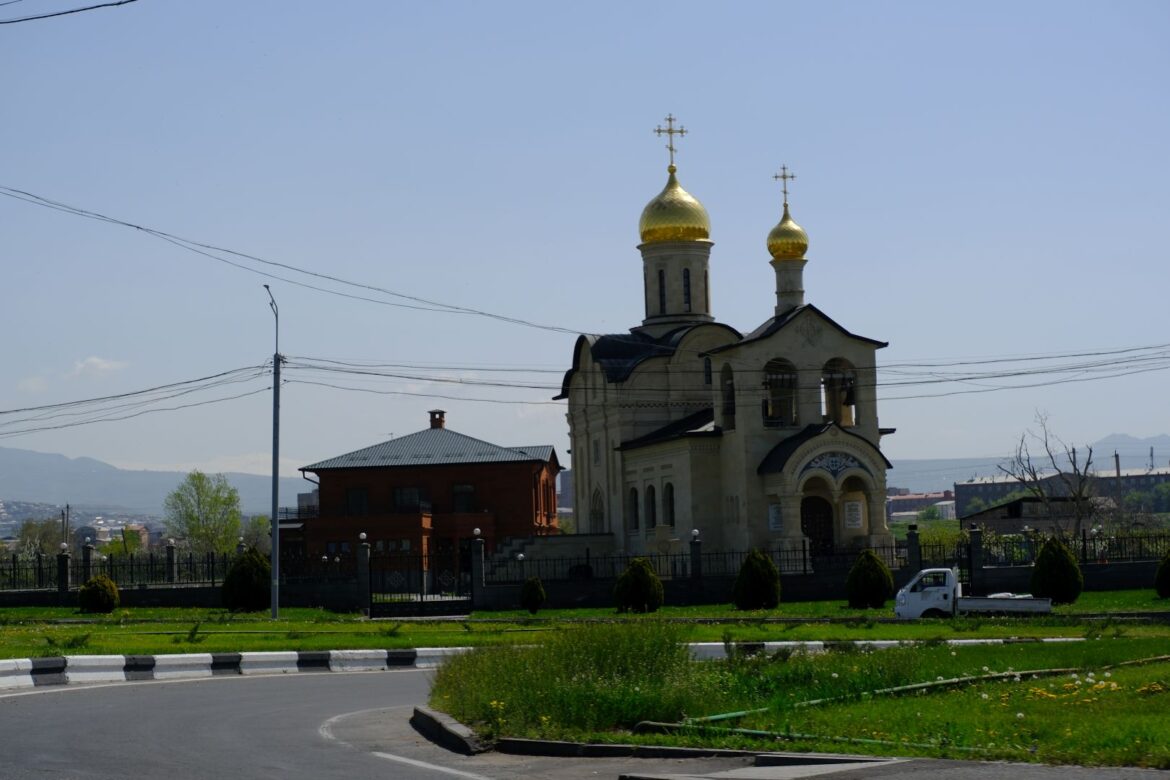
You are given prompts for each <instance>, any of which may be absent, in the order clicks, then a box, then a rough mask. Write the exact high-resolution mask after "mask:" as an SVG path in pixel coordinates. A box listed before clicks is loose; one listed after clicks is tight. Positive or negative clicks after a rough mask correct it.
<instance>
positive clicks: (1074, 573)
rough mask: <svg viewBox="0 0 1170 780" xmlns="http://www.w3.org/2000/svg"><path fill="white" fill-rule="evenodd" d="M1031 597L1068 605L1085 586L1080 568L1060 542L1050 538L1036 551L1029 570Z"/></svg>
mask: <svg viewBox="0 0 1170 780" xmlns="http://www.w3.org/2000/svg"><path fill="white" fill-rule="evenodd" d="M1031 587H1032V595H1033V596H1037V597H1039V598H1050V599H1052V603H1053V604H1072V603H1073V602H1075V601H1076V600H1077V599H1078V598H1080V595H1081V590H1082V589H1084V587H1085V578H1084V575H1082V574H1081V567H1080V565H1079V564H1078V563H1077V559H1076V558H1075V557H1073V554H1072V552H1070V551H1069V549H1068V547H1066V546H1065V544H1064V542H1062V541H1060V540H1059V539H1057V538H1055V537H1053V538H1051V539H1049V540H1047V541H1046V542H1044V546H1043V547H1041V548H1040V552H1039V553H1038V554H1037V555H1036V565H1035V566H1034V567H1033V568H1032V584H1031Z"/></svg>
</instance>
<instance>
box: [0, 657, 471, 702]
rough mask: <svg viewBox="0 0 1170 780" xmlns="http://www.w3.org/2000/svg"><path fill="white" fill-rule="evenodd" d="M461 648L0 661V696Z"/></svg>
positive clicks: (359, 666) (378, 663)
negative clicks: (48, 687) (45, 687)
mask: <svg viewBox="0 0 1170 780" xmlns="http://www.w3.org/2000/svg"><path fill="white" fill-rule="evenodd" d="M466 650H467V648H462V647H422V648H415V649H410V650H309V651H304V650H302V651H287V652H266V653H182V654H174V655H66V656H56V657H53V658H16V659H9V660H0V691H12V690H19V689H24V688H36V687H40V686H43V685H68V684H70V683H73V684H76V683H110V682H127V681H135V680H185V679H196V678H200V677H218V676H221V675H256V674H290V673H295V672H364V671H385V670H387V669H401V668H412V667H413V668H427V667H434V666H438V665H439V664H440V663H442V661H443V659H444V658H446V657H447V656H450V655H454V654H457V653H460V652H465V651H466Z"/></svg>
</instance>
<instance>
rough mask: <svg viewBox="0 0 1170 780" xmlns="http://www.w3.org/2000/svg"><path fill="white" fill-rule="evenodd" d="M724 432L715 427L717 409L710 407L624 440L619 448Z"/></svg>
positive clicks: (717, 434) (625, 448) (631, 447)
mask: <svg viewBox="0 0 1170 780" xmlns="http://www.w3.org/2000/svg"><path fill="white" fill-rule="evenodd" d="M722 435H723V432H722V431H721V430H719V428H717V427H715V410H714V409H713V408H710V407H708V408H707V409H701V410H700V411H697V412H695V413H694V414H688V415H687V416H686V417H683V418H682V419H681V420H675V421H674V422H672V423H667V424H666V425H664V426H662V427H661V428H659V429H658V430H656V431H651V432H650V433H647V434H644V435H642V436H639V437H638V438H636V439H630V440H629V441H624V442H622V443H621V446H619V447H618V449H619V450H634V449H637V448H638V447H645V446H647V445H650V444H658V443H659V442H663V441H671V440H672V439H681V438H682V437H684V436H722Z"/></svg>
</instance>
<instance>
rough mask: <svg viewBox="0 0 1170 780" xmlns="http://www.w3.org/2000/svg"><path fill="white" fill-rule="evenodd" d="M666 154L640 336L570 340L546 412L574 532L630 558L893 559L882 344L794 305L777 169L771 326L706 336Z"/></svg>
mask: <svg viewBox="0 0 1170 780" xmlns="http://www.w3.org/2000/svg"><path fill="white" fill-rule="evenodd" d="M668 148H671V151H672V160H671V165H670V166H669V168H668V169H667V170H668V178H667V183H666V186H665V188H664V189H663V190H662V192H661V193H659V194H658V195H657V196H656V197H655V198H654V199H653V200H651V201H650V203H649V204H647V206H646V208H645V210H644V211H643V213H642V218H641V222H640V226H639V227H640V233H641V244H640V245H639V246H638V250H639V252H640V253H641V256H642V283H643V288H644V309H645V310H644V317H643V319H642V322H641V324H640V325H637V326H635V327H633V328H631V329H630V331H629V332H628V333H621V334H610V335H600V336H598V335H584V336H580V337H579V338H578V339H577V342H576V345H575V347H574V350H573V362H572V366H571V368H569V370H568V371H567V372H566V374H565V377H564V381H563V385H562V389H561V393H560V395H559V396H557V397H558V398H566V399H568V414H567V417H568V422H569V429H570V440H571V448H572V453H573V471H572V474H573V481H574V484H573V487H574V491H575V507H574V515H575V517H576V518H577V527H578V532H579V533H594V534H611V535H612V539H613V547H614V548H615V549H616V550H618V551H622V552H629V553H651V552H668V551H675V550H678V549H680V547H681V546H682V545H684V544H685V542H686V541H687V540H689V539H691V538H692V537H693V536H696V535H697V536H698V538H701V539H702V541H703V542H704V548H705V549H706V550H745V549H748V548H750V547H758V548H761V549H766V550H771V551H777V550H781V551H782V550H807V551H809V554H810V555H811V556H815V555H816V554H817V553H818V552H823V551H828V550H830V549H836V550H840V549H845V548H857V547H863V546H867V545H879V544H885V543H889V542H890V539H891V537H890V535H889V530H888V528H887V526H886V520H885V493H886V469H887V468H889V467H890V464H889V462H888V461H887V460H886V459H885V457H884V456H883V455H882V453H881V449H880V442H881V437H882V435H883V434H888V433H892V432H893V431H892V429H883V428H881V427H879V424H878V414H877V397H876V375H875V354H876V351H877V350H878V349H880V348H882V347H884V346H886V344H885V343H884V342H881V341H876V340H873V339H869V338H865V337H863V336H859V335H856V334H854V333H851V332H850V331H848V330H846V329H845V328H844V327H842V326H841V325H840V324H838V323H837V322H835V321H834V320H832V319H831V318H830V317H829V316H828V315H826V314H825V313H824V312H822V311H821V310H820V309H818V308H817V307H816V306H813V305H812V304H809V303H806V302H805V295H804V289H803V269H804V267H805V264H806V262H807V259H806V257H805V254H806V251H807V249H808V237H807V235H806V234H805V231H804V230H803V229H802V228H801V227H800V226H799V225H797V224H796V222H795V221H794V220H793V219H792V217H791V215H790V213H789V207H788V197H787V179H788V178H791V177H790V176H789V175H788V173H787V170H786V169H785V170H784V174H783V176H781V177H778V178H781V179H783V181H784V185H785V187H784V194H785V197H784V207H783V214H782V217H781V220H780V222H779V224H778V225H776V227H775V228H773V229H772V231H771V233H770V234H769V235H768V240H767V247H768V251H769V254H770V255H771V259H770V264H771V266H772V270H773V276H774V279H775V289H776V296H775V307H774V310H773V312H772V316H770V317H769V318H768V319H766V320H765V321H764V322H762V323H761V324H760V325H759V327H757V328H756V329H755V330H753V331H751V332H750V333H746V334H745V333H740V332H739V331H737V330H736V329H735V328H733V327H731V326H729V325H726V324H723V323H720V322H719V321H717V320H716V319H715V317H714V315H713V313H712V312H711V310H710V275H709V273H708V263H709V260H710V256H711V248H712V242H711V240H710V225H709V219H708V216H707V212H706V209H705V208H704V207H703V205H702V204H701V203H700V202H699V201H698V200H697V199H696V198H694V197H693V196H692V195H691V194H690V193H688V192H687V191H686V190H684V189H683V188H682V186H681V185H680V184H679V182H678V179H677V177H676V172H677V169H676V168H675V166H674V164H673V151H674V150H673V148H672V147H668ZM762 265H763V263H761V266H762ZM761 270H762V269H761ZM761 281H763V279H761ZM761 303H763V301H761ZM747 304H748V302H745V305H747ZM696 532H697V533H696Z"/></svg>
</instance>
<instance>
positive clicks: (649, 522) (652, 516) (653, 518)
mask: <svg viewBox="0 0 1170 780" xmlns="http://www.w3.org/2000/svg"><path fill="white" fill-rule="evenodd" d="M656 498H657V496H656V495H655V491H654V486H653V485H648V486H647V487H646V530H647V531H649V530H650V529H651V528H653V527H654V526H656V525H658V503H657V502H656V501H655V499H656Z"/></svg>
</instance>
